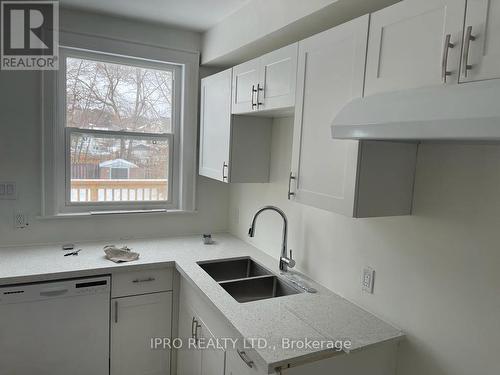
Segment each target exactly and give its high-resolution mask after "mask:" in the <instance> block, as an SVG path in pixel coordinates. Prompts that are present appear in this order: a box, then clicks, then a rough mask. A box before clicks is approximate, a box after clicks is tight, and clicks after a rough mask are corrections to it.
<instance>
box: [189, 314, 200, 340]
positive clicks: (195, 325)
mask: <svg viewBox="0 0 500 375" xmlns="http://www.w3.org/2000/svg"><path fill="white" fill-rule="evenodd" d="M198 328H201V324H199V323H198V321H197V320H196V318H195V317H194V316H193V321H192V322H191V338H192V339H194V342H195V343H196V344H197V343H198Z"/></svg>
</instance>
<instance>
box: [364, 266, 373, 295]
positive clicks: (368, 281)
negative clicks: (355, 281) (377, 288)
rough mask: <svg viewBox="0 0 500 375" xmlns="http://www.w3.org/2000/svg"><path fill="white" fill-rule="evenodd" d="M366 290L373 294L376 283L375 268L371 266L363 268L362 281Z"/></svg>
mask: <svg viewBox="0 0 500 375" xmlns="http://www.w3.org/2000/svg"><path fill="white" fill-rule="evenodd" d="M361 283H362V284H361V285H362V288H363V291H364V292H367V293H370V294H373V287H374V284H375V270H374V269H373V268H371V267H365V268H364V269H363V280H362V282H361Z"/></svg>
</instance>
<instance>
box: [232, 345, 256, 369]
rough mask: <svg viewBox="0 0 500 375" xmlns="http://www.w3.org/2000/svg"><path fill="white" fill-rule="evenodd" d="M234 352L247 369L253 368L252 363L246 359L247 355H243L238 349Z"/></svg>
mask: <svg viewBox="0 0 500 375" xmlns="http://www.w3.org/2000/svg"><path fill="white" fill-rule="evenodd" d="M236 352H237V353H238V355H239V356H240V358H241V360H242V361H243V362H245V364H246V365H247V366H248V367H250V368H253V365H254V362H253V361H252V360H251V359H250V358H248V356H247V353H245V352H244V351H243V350H240V349H236Z"/></svg>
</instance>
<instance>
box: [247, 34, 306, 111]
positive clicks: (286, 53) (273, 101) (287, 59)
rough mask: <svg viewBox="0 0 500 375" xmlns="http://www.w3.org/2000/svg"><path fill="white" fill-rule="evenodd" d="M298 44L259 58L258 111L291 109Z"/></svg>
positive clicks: (293, 101) (293, 98)
mask: <svg viewBox="0 0 500 375" xmlns="http://www.w3.org/2000/svg"><path fill="white" fill-rule="evenodd" d="M297 52H298V43H294V44H292V45H289V46H287V47H284V48H281V49H279V50H276V51H273V52H271V53H268V54H267V55H264V56H262V57H261V58H260V69H259V70H260V71H259V76H260V79H259V82H260V83H259V87H258V89H259V92H258V93H257V98H256V100H257V106H258V109H259V110H272V109H279V108H287V107H293V106H294V104H295V85H296V81H297Z"/></svg>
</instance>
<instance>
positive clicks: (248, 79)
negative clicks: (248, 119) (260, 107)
mask: <svg viewBox="0 0 500 375" xmlns="http://www.w3.org/2000/svg"><path fill="white" fill-rule="evenodd" d="M259 69H260V61H259V59H253V60H250V61H247V62H245V63H243V64H240V65H238V66H235V67H234V68H233V96H232V98H233V103H232V106H233V107H232V108H233V110H232V112H233V113H249V112H252V111H253V110H256V109H257V92H258V88H257V86H258V85H259ZM229 97H230V98H231V94H230V96H229Z"/></svg>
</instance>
